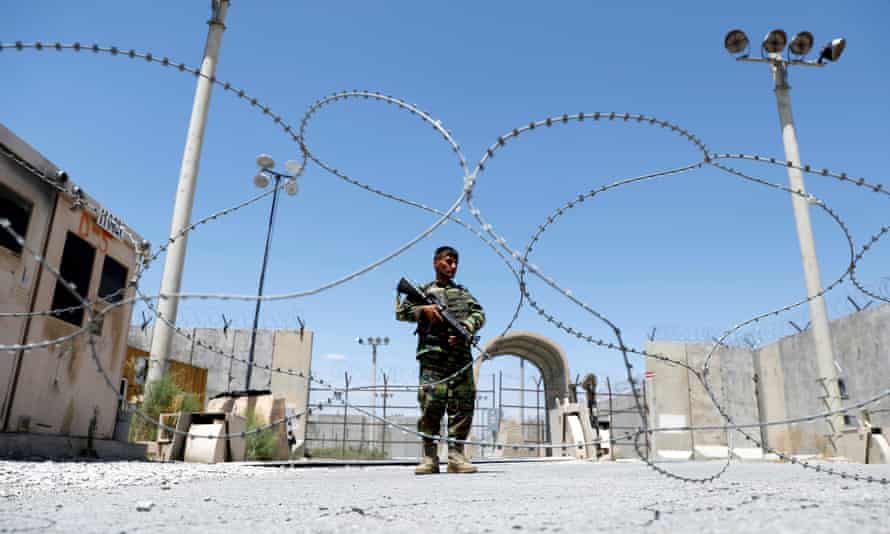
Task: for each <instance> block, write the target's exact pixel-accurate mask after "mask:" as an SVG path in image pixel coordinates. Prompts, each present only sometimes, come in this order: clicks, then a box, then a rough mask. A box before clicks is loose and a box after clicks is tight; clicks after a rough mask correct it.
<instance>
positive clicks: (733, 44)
mask: <svg viewBox="0 0 890 534" xmlns="http://www.w3.org/2000/svg"><path fill="white" fill-rule="evenodd" d="M748 44H749V41H748V36H747V35H746V34H745V32H743V31H742V30H730V31H729V32H728V33H727V34H726V37H725V38H724V39H723V46H725V47H726V51H727V52H729V53H730V54H733V55H734V54H740V53H742V52H744V51H745V50H747V49H748Z"/></svg>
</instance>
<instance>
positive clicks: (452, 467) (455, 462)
mask: <svg viewBox="0 0 890 534" xmlns="http://www.w3.org/2000/svg"><path fill="white" fill-rule="evenodd" d="M478 470H479V469H477V468H476V466H475V465H473V464H471V463H470V461H469V460H468V459H467V457H466V456H464V446H463V445H462V444H456V443H452V444H450V445H449V447H448V472H449V473H475V472H476V471H478Z"/></svg>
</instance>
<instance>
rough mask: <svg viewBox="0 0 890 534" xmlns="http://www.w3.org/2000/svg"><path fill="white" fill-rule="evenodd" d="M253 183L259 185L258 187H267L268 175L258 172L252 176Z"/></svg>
mask: <svg viewBox="0 0 890 534" xmlns="http://www.w3.org/2000/svg"><path fill="white" fill-rule="evenodd" d="M253 185H255V186H257V187H259V188H260V189H265V188H267V187H269V177H268V176H266V175H265V174H263V173H261V172H258V173H257V174H256V176H254V177H253Z"/></svg>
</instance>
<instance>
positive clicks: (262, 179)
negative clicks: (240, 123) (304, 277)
mask: <svg viewBox="0 0 890 534" xmlns="http://www.w3.org/2000/svg"><path fill="white" fill-rule="evenodd" d="M256 164H257V166H258V167H259V168H260V170H259V171H258V172H257V174H256V175H255V176H254V177H253V183H254V185H255V186H257V187H259V188H260V189H265V188H266V187H268V186H269V182H270V178H271V179H272V180H275V189H274V190H273V191H272V209H271V210H270V211H269V225H268V227H267V229H266V248H265V249H264V251H263V266H262V268H261V269H260V283H259V289H257V296H258V297H262V296H263V286H264V285H265V282H266V266H267V265H268V262H269V246H270V245H271V243H272V224H273V222H274V221H275V208H276V207H278V192H279V191H280V190H281V187H280V186H281V180H284V181H285V182H284V190H285V191H286V192H287V194H288V195H290V196H294V195H296V194H297V177H298V176H299V175H300V173H301V172H302V171H303V166H302V165H301V164H300V163H299V162H298V161H288V162H287V163H285V167H287V170H288V171H289V172H290V173H291V174H284V173H280V172H278V171H276V170H273V169H274V167H275V160H274V159H272V156H270V155H268V154H260V155H259V156H257V157H256ZM262 302H263V301H262V300H261V299H257V301H256V310H255V311H254V313H253V329H252V330H251V331H250V352H249V353H248V356H247V376H246V378H245V380H244V389H246V390H250V379H251V377H252V376H253V360H254V351H255V350H256V331H257V327H258V326H259V321H260V305H261V304H262Z"/></svg>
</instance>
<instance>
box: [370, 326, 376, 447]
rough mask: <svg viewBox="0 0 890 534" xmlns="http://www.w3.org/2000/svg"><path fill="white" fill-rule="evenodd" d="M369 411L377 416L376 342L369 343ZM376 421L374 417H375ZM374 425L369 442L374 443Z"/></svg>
mask: <svg viewBox="0 0 890 534" xmlns="http://www.w3.org/2000/svg"><path fill="white" fill-rule="evenodd" d="M371 372H372V373H373V376H372V377H371V413H372V414H374V416H375V417H376V416H377V344H376V343H372V344H371ZM375 422H376V419H375ZM375 428H376V427H375V426H372V427H371V443H374V441H375V440H374V438H375V436H374V434H375Z"/></svg>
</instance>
